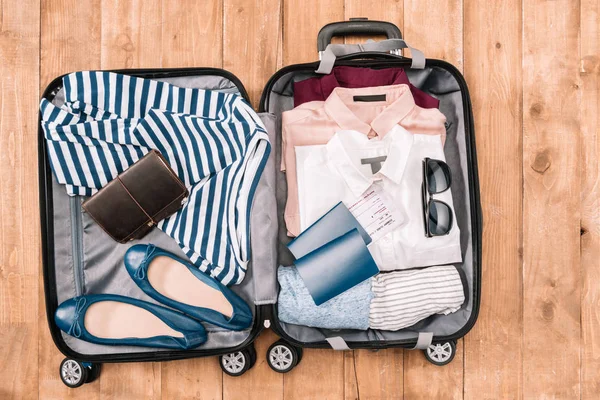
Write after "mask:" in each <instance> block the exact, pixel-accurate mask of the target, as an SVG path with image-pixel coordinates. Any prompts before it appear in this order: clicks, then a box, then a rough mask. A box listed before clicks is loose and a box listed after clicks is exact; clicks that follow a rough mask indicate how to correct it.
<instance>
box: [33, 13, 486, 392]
mask: <svg viewBox="0 0 600 400" xmlns="http://www.w3.org/2000/svg"><path fill="white" fill-rule="evenodd" d="M350 34H352V35H371V34H383V35H386V36H387V37H388V38H401V33H400V30H399V29H398V28H397V27H396V26H394V25H393V24H390V23H386V22H378V21H367V20H365V19H357V20H351V21H349V22H338V23H333V24H329V25H327V26H325V27H324V28H323V29H321V31H320V32H319V36H318V50H319V52H320V54H321V53H322V52H323V51H324V50H325V48H326V46H327V45H328V44H329V42H330V41H331V38H332V37H333V36H341V35H350ZM335 64H336V65H346V66H353V67H369V68H374V69H379V68H389V67H398V66H399V67H402V68H404V69H405V70H406V72H407V74H408V77H409V78H410V81H411V83H412V84H413V85H415V86H416V87H418V88H420V89H421V90H423V91H425V92H427V93H429V94H432V95H433V96H435V97H437V98H438V99H439V100H440V111H441V112H442V113H443V114H445V116H446V118H447V123H446V130H447V139H446V144H445V147H444V152H445V156H446V160H447V163H448V164H449V166H450V168H451V169H452V171H453V181H452V187H453V191H452V196H453V202H454V205H455V214H456V218H457V223H458V225H459V227H460V230H461V235H460V244H461V251H462V257H463V262H462V264H460V266H459V267H460V268H461V269H462V270H463V271H464V273H465V275H466V277H467V284H468V290H467V292H468V294H467V298H466V301H465V303H464V305H463V306H462V308H461V309H460V310H459V311H457V312H455V313H453V314H449V315H435V316H433V317H430V318H428V319H427V320H425V321H424V322H423V323H419V324H418V325H416V326H418V329H417V328H414V327H413V329H411V328H407V329H403V330H399V331H378V330H367V331H358V330H327V329H317V328H311V327H305V326H298V325H291V324H286V323H283V322H281V321H279V320H278V318H277V315H278V314H277V296H278V283H277V267H278V266H279V265H291V264H293V257H292V255H291V254H290V253H289V251H288V250H287V248H286V246H285V244H286V243H287V242H288V241H289V240H290V239H289V238H288V237H287V235H286V229H285V224H284V221H283V209H284V207H285V201H286V200H285V199H286V181H285V174H284V173H283V172H280V171H279V168H278V166H279V160H280V157H281V140H280V139H281V118H280V117H281V113H282V112H283V111H286V110H289V109H292V108H293V82H294V81H299V80H303V79H306V78H309V77H313V76H316V73H315V70H316V69H317V68H318V67H319V62H313V63H307V64H297V65H291V66H287V67H284V68H282V69H281V70H279V71H277V72H276V73H275V74H274V75H273V76H272V77H271V79H270V80H269V81H268V83H267V85H266V87H265V89H264V91H263V94H262V98H261V101H260V104H259V105H258V111H259V116H260V117H261V119H262V121H263V123H264V124H265V126H266V127H267V130H268V132H269V138H270V140H271V145H272V151H271V154H270V157H269V161H268V162H267V166H266V168H265V170H264V172H263V174H262V176H261V178H260V182H259V184H258V188H257V189H256V194H255V198H254V202H253V206H252V212H251V237H252V256H251V263H250V267H249V269H248V273H247V274H246V277H245V279H244V281H243V282H242V283H241V284H240V285H236V286H232V289H233V290H234V291H235V292H236V293H238V294H239V295H240V296H241V297H242V298H243V299H244V300H246V302H248V304H254V309H253V313H254V318H253V324H252V327H251V328H250V329H247V330H244V331H239V332H234V331H227V330H224V329H217V328H215V329H213V330H210V331H209V333H208V340H207V342H206V343H205V344H203V345H202V346H200V347H199V348H198V349H193V350H186V351H179V350H166V349H151V348H143V347H126V346H102V345H96V344H92V343H88V342H85V341H82V340H79V339H76V338H74V337H71V336H69V335H66V334H65V333H63V332H62V331H61V330H60V329H59V328H58V327H57V326H56V324H55V323H54V313H55V311H56V309H57V307H58V305H59V304H60V303H61V302H63V301H64V300H66V299H68V298H71V297H74V296H76V295H81V294H90V293H115V294H122V295H126V296H130V297H135V298H139V299H146V300H148V299H149V298H148V297H147V296H146V295H145V294H144V293H143V292H141V291H140V290H139V289H138V288H137V286H136V285H135V283H133V282H132V281H131V280H130V279H128V275H127V272H126V271H125V268H124V267H123V265H122V264H123V261H122V260H123V255H124V254H125V251H126V250H127V249H128V248H129V247H130V246H131V244H118V243H116V242H114V241H113V240H112V239H110V238H109V237H108V236H107V235H106V234H104V233H103V232H102V230H101V229H100V228H99V227H98V226H97V225H96V224H95V223H94V222H93V221H92V220H91V218H90V217H89V216H88V215H87V214H86V213H85V212H83V211H82V208H81V203H82V198H81V197H79V196H75V197H69V196H68V195H67V194H66V192H65V190H64V188H63V187H61V186H60V185H59V184H58V183H57V182H56V180H55V178H54V177H53V174H52V172H51V169H50V166H49V162H48V159H47V153H46V141H45V140H44V133H43V131H42V129H41V128H40V130H39V177H40V181H39V183H40V212H41V226H42V246H43V247H42V249H43V273H44V290H45V297H46V313H47V318H48V322H49V328H50V331H51V334H52V338H53V340H54V342H55V344H56V346H57V347H58V349H59V350H60V351H61V352H62V353H63V354H64V355H65V356H66V357H67V358H66V359H65V360H63V362H62V363H61V366H60V374H61V379H62V380H63V382H64V383H65V384H66V385H67V386H70V387H77V386H80V385H82V384H84V383H87V382H91V381H93V380H94V379H95V378H97V377H98V375H99V373H100V364H101V363H105V362H134V361H166V360H176V359H183V358H191V357H204V356H220V360H221V363H220V364H221V367H222V369H223V371H224V372H225V373H227V374H229V375H233V376H238V375H241V374H243V373H244V372H246V371H247V370H248V369H249V368H251V367H252V366H253V365H254V363H255V362H256V357H257V355H256V352H255V350H254V345H253V342H254V340H255V339H256V338H257V337H258V335H259V334H260V332H261V330H262V329H264V328H271V329H273V330H274V331H275V333H277V335H279V336H280V337H281V339H280V340H279V341H277V342H276V343H274V344H273V345H272V346H271V347H270V348H269V350H268V352H267V361H268V363H269V365H270V366H271V368H273V369H274V370H275V371H277V372H288V371H290V370H291V369H293V368H294V367H295V366H296V365H297V364H298V363H299V362H300V360H301V358H302V348H303V347H311V348H333V349H335V350H345V349H358V348H362V349H383V348H389V347H403V348H407V349H409V348H415V349H422V350H424V352H425V356H426V358H427V359H428V360H429V361H430V362H432V363H434V364H437V365H444V364H447V363H449V362H450V361H451V360H452V358H453V357H454V353H455V350H456V348H455V343H456V340H457V339H459V338H461V337H463V336H464V335H466V334H467V332H469V330H470V329H471V328H472V327H473V325H474V324H475V322H476V320H477V315H478V310H479V302H480V282H481V233H482V216H481V207H480V201H479V181H478V175H477V158H476V152H475V134H474V123H473V115H472V110H471V102H470V98H469V92H468V89H467V85H466V82H465V80H464V78H463V76H462V75H461V74H460V72H459V71H458V70H457V69H456V68H455V67H453V66H452V65H451V64H449V63H447V62H445V61H441V60H432V59H427V60H426V64H425V66H424V68H422V69H416V68H411V60H410V59H408V58H405V57H402V56H401V55H399V54H398V52H397V51H392V52H386V53H384V52H365V51H362V52H359V53H355V54H348V55H343V56H340V57H338V58H337V60H336V61H335ZM115 72H120V73H124V74H128V75H134V76H139V77H143V78H150V79H156V80H162V81H166V82H169V83H172V84H174V85H176V86H180V87H189V88H202V89H211V90H218V91H223V92H229V93H239V94H240V95H241V96H243V97H244V98H246V99H248V95H247V93H246V90H245V89H244V86H243V84H242V82H240V81H239V79H238V78H236V77H235V76H234V75H233V74H231V73H229V72H227V71H225V70H222V69H215V68H185V69H152V70H150V69H147V70H122V71H115ZM61 86H62V77H58V78H56V79H55V80H54V81H52V82H51V83H50V85H49V86H48V87H47V88H46V90H45V91H44V93H43V97H44V98H46V99H48V100H50V101H52V102H53V103H54V104H56V105H60V104H61V102H63V101H64V94H63V92H62V87H61ZM40 121H41V115H40ZM138 242H140V243H148V242H152V243H154V244H156V245H158V246H159V247H163V248H165V249H167V250H170V251H172V252H174V253H176V254H179V255H182V252H181V250H180V249H179V247H178V246H177V245H176V244H175V242H174V241H173V240H172V239H171V238H170V237H168V236H167V235H165V234H164V233H162V232H161V231H159V230H158V229H154V230H153V231H152V232H151V233H150V234H148V235H147V236H146V237H144V238H143V239H142V240H140V241H138ZM150 301H151V300H150Z"/></svg>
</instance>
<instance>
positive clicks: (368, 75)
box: [316, 65, 409, 99]
mask: <svg viewBox="0 0 600 400" xmlns="http://www.w3.org/2000/svg"><path fill="white" fill-rule="evenodd" d="M316 79H318V82H319V84H320V90H321V93H322V94H323V99H326V98H327V97H329V95H330V94H331V92H333V89H335V88H337V87H347V88H360V87H367V86H385V85H399V84H401V83H408V82H409V80H408V77H407V76H406V72H404V69H402V68H385V69H371V68H359V67H349V66H344V65H338V66H335V67H333V70H332V71H331V73H330V74H327V75H324V76H322V77H321V78H316Z"/></svg>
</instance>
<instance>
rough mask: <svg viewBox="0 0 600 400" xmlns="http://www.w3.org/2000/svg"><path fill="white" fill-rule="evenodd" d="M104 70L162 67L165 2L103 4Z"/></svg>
mask: <svg viewBox="0 0 600 400" xmlns="http://www.w3.org/2000/svg"><path fill="white" fill-rule="evenodd" d="M102 5H103V7H102V33H101V44H102V46H101V52H102V68H103V69H122V68H142V67H143V68H157V67H161V66H162V54H161V53H160V52H158V53H157V51H156V50H157V49H160V48H161V47H162V4H161V0H144V1H142V0H136V1H121V0H105V1H104V2H103V3H102Z"/></svg>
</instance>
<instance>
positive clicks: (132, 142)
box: [40, 71, 270, 285]
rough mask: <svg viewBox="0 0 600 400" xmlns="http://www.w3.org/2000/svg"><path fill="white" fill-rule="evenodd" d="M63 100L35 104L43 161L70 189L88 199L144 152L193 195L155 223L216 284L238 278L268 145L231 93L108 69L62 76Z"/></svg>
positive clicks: (252, 117)
mask: <svg viewBox="0 0 600 400" xmlns="http://www.w3.org/2000/svg"><path fill="white" fill-rule="evenodd" d="M63 85H64V91H65V104H64V105H62V107H57V106H55V105H53V104H52V103H50V102H49V101H47V100H45V99H42V101H41V104H40V109H41V114H42V128H43V130H44V134H45V138H46V142H47V149H48V156H49V161H50V166H51V168H52V171H53V173H54V176H55V177H56V179H57V181H58V182H59V183H60V184H64V185H65V186H66V189H67V193H68V194H69V195H81V196H91V195H92V194H94V193H95V192H96V191H98V190H99V189H100V188H102V187H103V186H105V185H106V184H107V183H108V182H110V181H111V180H112V179H114V178H116V176H117V175H118V174H120V173H121V172H123V171H124V170H125V169H127V168H128V167H129V166H131V165H132V164H133V163H135V162H136V161H137V160H139V159H140V158H141V157H143V156H144V155H145V154H146V153H147V152H148V151H149V149H156V150H158V151H160V152H161V154H162V155H163V156H164V157H165V159H166V160H167V161H168V162H169V164H170V166H171V168H173V170H174V171H175V172H176V173H177V175H178V176H179V178H180V179H181V180H182V181H183V182H184V183H185V185H186V186H187V187H188V190H189V191H190V196H189V199H188V201H187V203H186V204H185V205H184V206H183V208H182V209H181V210H179V211H178V212H177V213H176V214H174V215H172V216H171V217H169V218H166V219H164V220H163V221H161V222H160V223H159V224H158V228H159V229H161V230H163V231H164V232H165V233H167V234H168V235H169V236H171V237H172V238H174V239H175V240H176V241H177V243H178V244H179V245H180V246H181V248H182V249H183V250H184V252H185V253H186V254H187V256H188V257H189V258H190V260H191V261H192V262H193V263H194V264H195V265H197V266H198V268H200V269H201V270H202V271H205V272H207V273H210V274H211V275H212V276H214V277H215V278H216V279H218V280H219V281H221V282H222V283H224V284H226V285H228V284H238V283H240V282H241V281H242V280H243V278H244V275H245V272H246V269H247V265H248V260H249V258H250V237H249V233H250V229H249V220H250V208H251V205H252V199H253V196H254V191H255V189H256V186H257V184H258V180H259V178H260V174H261V173H262V170H263V168H264V166H265V163H266V161H267V158H268V155H269V152H270V144H269V140H268V136H267V134H266V130H265V128H264V126H263V125H262V123H261V121H260V119H259V118H258V116H257V115H256V114H255V112H254V111H253V110H252V108H251V107H250V105H249V104H248V103H247V102H246V101H245V100H244V99H243V98H242V97H241V96H239V95H237V94H227V93H220V92H215V91H210V90H202V89H187V88H180V87H176V86H173V85H171V84H168V83H164V82H158V81H154V80H149V79H142V78H136V77H131V76H127V75H122V74H115V73H110V72H89V71H84V72H76V73H72V74H69V75H67V76H65V77H64V78H63Z"/></svg>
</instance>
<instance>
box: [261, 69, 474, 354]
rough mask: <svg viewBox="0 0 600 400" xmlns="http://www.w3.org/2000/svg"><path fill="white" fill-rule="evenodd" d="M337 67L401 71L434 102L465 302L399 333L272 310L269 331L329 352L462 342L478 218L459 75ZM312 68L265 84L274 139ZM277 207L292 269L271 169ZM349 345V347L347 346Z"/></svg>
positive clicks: (470, 308) (283, 254)
mask: <svg viewBox="0 0 600 400" xmlns="http://www.w3.org/2000/svg"><path fill="white" fill-rule="evenodd" d="M336 64H337V65H351V66H357V67H372V68H385V67H392V66H400V67H404V68H405V69H406V72H407V74H408V76H409V79H410V81H411V83H412V84H413V85H415V86H417V87H419V88H420V89H421V90H424V91H425V92H427V93H429V94H431V95H433V96H434V97H437V98H438V99H439V100H440V111H441V112H442V113H444V115H445V116H446V118H447V125H446V126H447V139H446V143H445V148H444V152H445V155H446V160H447V163H448V165H449V166H450V168H451V170H452V196H453V201H454V206H455V210H454V211H455V214H456V216H457V223H458V226H459V228H460V232H461V235H460V242H461V250H462V255H463V263H462V264H460V265H459V267H460V268H461V269H462V271H464V273H465V275H466V277H467V282H468V289H467V301H465V304H464V305H463V307H462V308H461V309H460V310H459V311H457V312H455V313H453V314H450V315H445V316H444V315H435V316H432V317H429V318H427V319H425V320H423V321H420V322H419V323H417V324H416V325H414V326H412V327H409V328H406V329H402V330H399V331H379V330H377V331H374V330H367V331H358V330H327V329H317V328H311V327H306V326H299V325H292V324H286V323H283V322H281V321H278V319H277V309H276V306H275V308H274V310H273V314H274V315H273V320H274V329H275V330H276V331H277V333H279V334H280V335H281V336H283V337H284V338H285V339H287V340H288V341H290V342H292V343H295V344H297V345H302V346H308V347H322V346H323V347H329V346H328V345H327V342H325V339H326V338H328V337H335V336H341V337H342V338H343V339H344V340H345V341H346V342H347V343H348V345H349V346H350V347H354V348H357V347H385V346H386V345H399V346H402V345H404V346H410V345H414V344H415V343H416V339H417V336H418V332H432V333H433V334H434V340H449V339H456V338H458V337H462V336H464V334H466V332H468V330H470V328H471V327H472V326H473V324H474V322H475V320H476V318H477V313H478V309H479V285H480V283H479V279H480V278H479V276H480V270H481V266H480V264H481V262H480V258H481V249H480V243H481V240H480V236H481V217H480V214H481V213H480V206H479V194H478V191H479V187H478V181H477V167H476V159H475V152H474V150H475V149H474V141H473V140H474V139H473V136H474V132H473V127H472V125H473V124H472V115H471V106H470V100H469V95H468V92H467V88H466V84H465V82H464V79H463V78H462V76H461V75H460V73H459V72H458V71H457V70H456V69H455V68H454V67H453V66H451V65H450V64H448V63H446V62H443V61H438V60H428V62H427V66H426V68H425V69H423V70H411V69H410V61H406V60H401V59H395V60H386V61H365V60H361V61H338V62H337V63H336ZM317 66H318V63H313V64H304V65H296V66H291V67H286V68H284V69H282V70H281V71H280V72H278V73H277V74H276V75H274V77H273V78H272V79H271V81H270V82H269V83H268V84H267V87H266V88H265V92H264V93H263V98H262V100H261V107H260V110H261V111H267V112H270V113H272V114H274V115H275V116H276V117H277V120H278V126H277V137H278V138H280V136H281V118H280V117H281V113H282V112H283V111H286V110H290V109H292V108H293V85H292V83H293V82H294V81H300V80H303V79H306V78H309V77H313V76H317V75H316V74H315V73H314V72H313V71H314V70H315V69H316V68H317ZM274 150H275V151H276V153H277V154H276V157H277V164H276V165H279V159H280V157H281V148H280V146H276V147H274ZM276 174H277V191H276V193H277V206H278V220H279V233H278V238H279V246H278V248H279V253H278V263H279V264H280V265H286V266H287V265H292V264H293V257H292V255H291V254H290V252H289V251H288V250H287V248H286V246H285V244H286V243H287V242H289V240H290V238H288V237H287V235H286V230H285V224H284V222H283V212H284V208H285V202H286V181H285V174H284V173H283V172H281V171H279V168H278V169H277V172H276ZM352 342H353V343H352Z"/></svg>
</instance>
